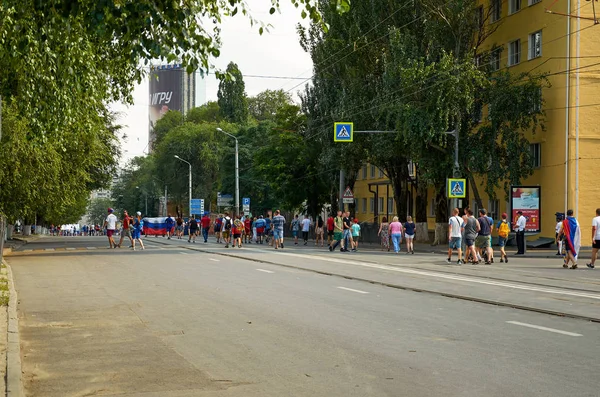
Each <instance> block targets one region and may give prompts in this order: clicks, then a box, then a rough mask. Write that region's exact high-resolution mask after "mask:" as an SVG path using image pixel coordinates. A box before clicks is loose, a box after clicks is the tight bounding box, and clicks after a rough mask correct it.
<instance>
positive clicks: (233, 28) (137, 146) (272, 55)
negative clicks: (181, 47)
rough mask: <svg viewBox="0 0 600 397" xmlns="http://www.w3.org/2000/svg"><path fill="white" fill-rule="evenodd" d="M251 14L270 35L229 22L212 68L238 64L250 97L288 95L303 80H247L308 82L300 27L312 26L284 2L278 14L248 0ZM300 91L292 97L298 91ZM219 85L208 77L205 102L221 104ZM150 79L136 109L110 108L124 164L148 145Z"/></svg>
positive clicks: (258, 0) (138, 93) (260, 0)
mask: <svg viewBox="0 0 600 397" xmlns="http://www.w3.org/2000/svg"><path fill="white" fill-rule="evenodd" d="M247 3H248V4H249V7H250V10H251V14H252V16H253V17H254V18H255V19H258V20H260V21H262V22H263V23H265V24H269V25H270V27H269V32H265V33H263V35H262V36H261V35H260V34H259V33H258V28H259V27H258V26H256V25H255V26H254V27H251V26H250V22H249V21H248V19H247V18H246V17H244V16H243V15H241V13H239V14H238V15H236V16H235V17H233V18H227V19H225V20H224V21H223V24H222V26H221V41H222V47H221V55H220V57H219V58H216V59H213V60H212V63H213V64H214V65H215V66H216V67H217V68H219V69H222V70H225V68H226V67H227V64H229V62H235V63H237V65H238V66H239V68H240V70H241V71H242V73H243V74H244V75H245V77H244V82H245V84H246V94H247V95H248V96H254V95H256V94H258V93H259V92H261V91H264V90H266V89H271V90H276V89H284V90H290V89H292V88H293V87H294V86H295V85H297V84H298V83H300V82H301V81H302V80H293V79H267V78H257V77H249V76H252V75H254V76H284V77H305V78H309V77H310V76H311V75H312V60H311V59H310V55H309V54H307V53H306V52H304V50H303V49H302V47H301V46H300V44H299V40H298V34H297V33H296V25H297V24H298V23H302V24H303V25H304V26H307V25H308V22H307V21H306V20H303V19H302V18H301V16H300V13H301V9H297V8H295V7H294V6H292V5H291V2H290V1H285V0H284V1H282V2H281V8H280V12H276V13H275V14H273V15H270V14H269V12H268V11H269V8H270V4H271V2H270V1H268V0H248V1H247ZM301 88H302V86H299V87H297V88H295V89H293V90H292V91H290V92H291V93H292V94H294V93H295V92H297V91H298V90H300V89H301ZM218 89H219V82H218V80H217V79H216V78H215V76H214V75H213V74H210V75H208V76H206V99H207V100H209V101H215V100H217V91H218ZM148 96H149V90H148V80H147V79H145V80H144V81H143V82H142V84H140V85H137V86H136V88H135V91H134V94H133V98H134V104H133V105H130V106H126V105H124V104H119V103H114V104H111V106H110V107H111V109H113V110H114V111H116V112H119V114H120V118H119V123H120V124H121V125H123V129H122V132H123V134H124V135H126V136H127V138H126V139H124V140H123V139H122V140H121V142H122V150H123V156H122V159H121V163H122V164H125V163H126V162H127V160H129V159H131V158H132V157H135V156H142V155H144V154H145V153H146V151H147V145H148Z"/></svg>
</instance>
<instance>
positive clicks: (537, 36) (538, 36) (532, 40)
mask: <svg viewBox="0 0 600 397" xmlns="http://www.w3.org/2000/svg"><path fill="white" fill-rule="evenodd" d="M541 56H542V31H541V30H538V31H537V32H535V33H532V34H530V35H529V59H533V58H538V57H541Z"/></svg>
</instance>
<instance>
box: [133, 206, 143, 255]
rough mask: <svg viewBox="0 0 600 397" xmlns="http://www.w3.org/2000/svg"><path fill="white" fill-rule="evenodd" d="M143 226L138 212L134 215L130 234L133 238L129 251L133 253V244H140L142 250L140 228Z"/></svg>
mask: <svg viewBox="0 0 600 397" xmlns="http://www.w3.org/2000/svg"><path fill="white" fill-rule="evenodd" d="M143 226H144V222H143V221H142V213H141V212H140V211H138V212H137V213H136V217H135V218H134V219H133V232H132V233H131V237H132V238H133V242H132V243H131V249H132V250H134V251H135V242H136V241H137V242H139V243H140V247H142V250H144V243H143V242H142V228H143Z"/></svg>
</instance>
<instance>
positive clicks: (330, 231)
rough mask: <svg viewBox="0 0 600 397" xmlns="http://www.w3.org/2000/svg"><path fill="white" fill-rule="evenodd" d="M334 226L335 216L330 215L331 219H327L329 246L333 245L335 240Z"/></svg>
mask: <svg viewBox="0 0 600 397" xmlns="http://www.w3.org/2000/svg"><path fill="white" fill-rule="evenodd" d="M333 224H334V219H333V216H331V215H329V218H327V244H328V245H331V242H332V240H333Z"/></svg>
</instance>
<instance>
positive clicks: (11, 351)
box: [4, 262, 24, 397]
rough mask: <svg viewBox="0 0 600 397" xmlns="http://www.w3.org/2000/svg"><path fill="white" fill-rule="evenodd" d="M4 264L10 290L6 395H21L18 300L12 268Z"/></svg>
mask: <svg viewBox="0 0 600 397" xmlns="http://www.w3.org/2000/svg"><path fill="white" fill-rule="evenodd" d="M4 264H5V265H6V273H7V275H8V283H9V291H10V299H9V301H8V345H7V349H6V395H7V396H8V397H22V396H24V393H23V378H22V372H21V341H20V337H19V317H18V313H17V305H18V303H19V301H18V298H17V290H16V289H15V283H14V279H13V274H12V269H11V267H10V266H9V265H8V263H6V262H4Z"/></svg>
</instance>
